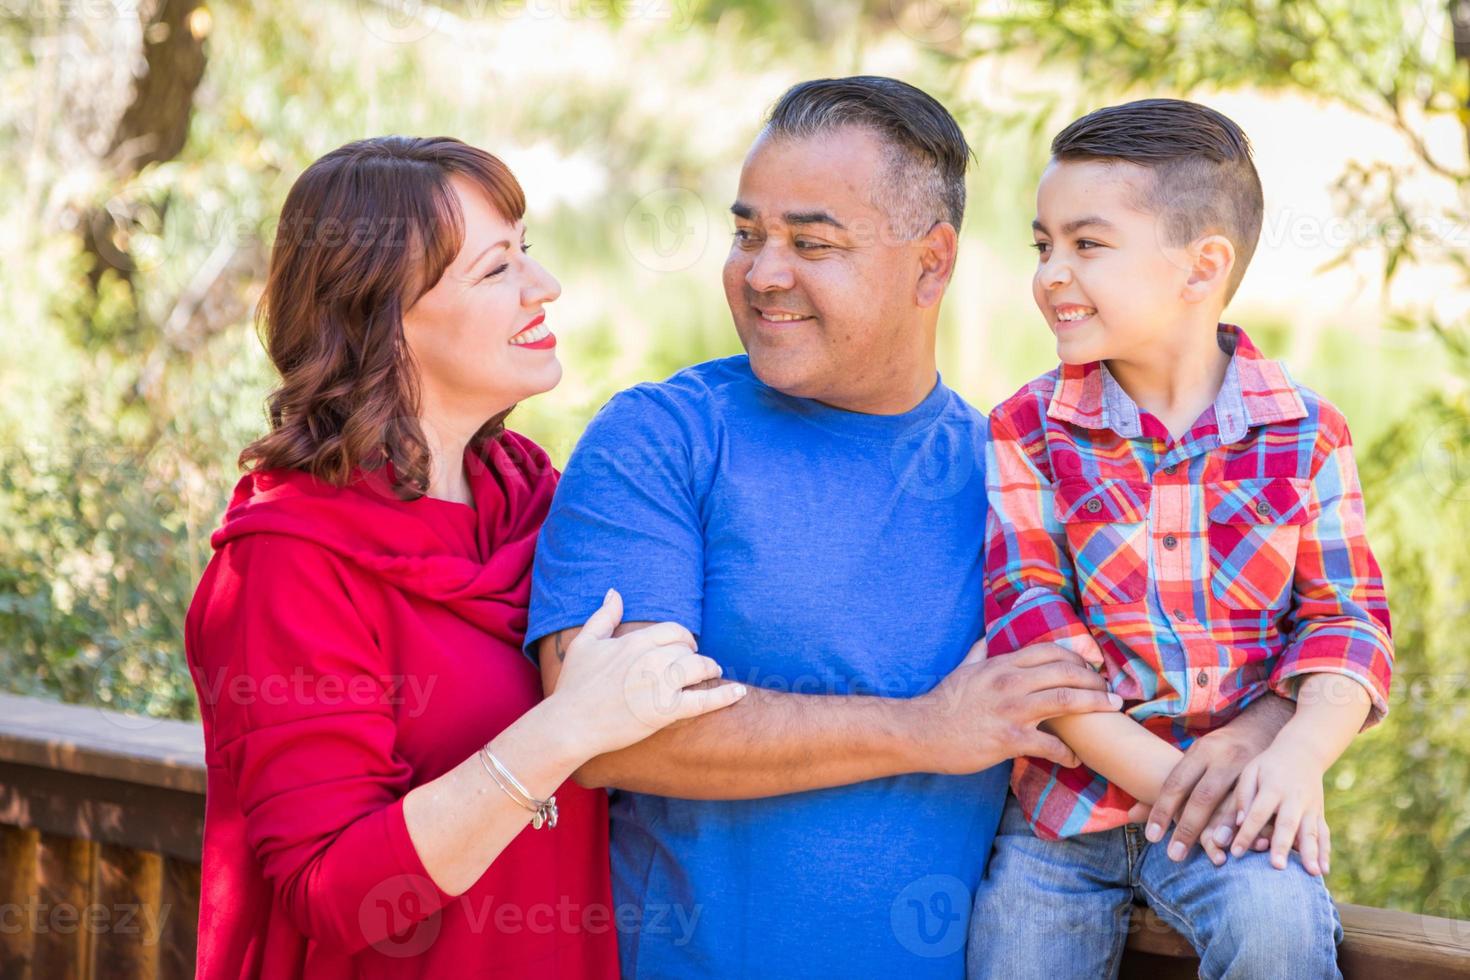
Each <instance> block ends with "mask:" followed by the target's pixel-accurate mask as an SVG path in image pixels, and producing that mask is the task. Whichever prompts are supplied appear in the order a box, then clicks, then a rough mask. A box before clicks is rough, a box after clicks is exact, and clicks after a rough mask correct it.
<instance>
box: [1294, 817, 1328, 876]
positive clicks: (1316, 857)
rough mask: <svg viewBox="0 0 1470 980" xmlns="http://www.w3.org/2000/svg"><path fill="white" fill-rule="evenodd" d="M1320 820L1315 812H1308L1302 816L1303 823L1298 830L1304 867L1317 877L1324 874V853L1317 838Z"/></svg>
mask: <svg viewBox="0 0 1470 980" xmlns="http://www.w3.org/2000/svg"><path fill="white" fill-rule="evenodd" d="M1318 826H1319V821H1318V818H1317V815H1316V814H1315V813H1308V814H1306V815H1305V816H1303V817H1302V820H1301V823H1300V824H1299V825H1298V827H1297V831H1296V849H1297V853H1298V854H1300V855H1301V856H1302V867H1304V868H1306V869H1307V874H1309V875H1313V876H1315V877H1321V875H1322V854H1321V851H1320V849H1319V847H1320V845H1319V843H1318V840H1317V833H1318V829H1317V828H1318Z"/></svg>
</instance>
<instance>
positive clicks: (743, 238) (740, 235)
mask: <svg viewBox="0 0 1470 980" xmlns="http://www.w3.org/2000/svg"><path fill="white" fill-rule="evenodd" d="M753 241H755V233H754V232H752V231H751V230H750V229H749V228H736V229H735V244H737V245H748V244H750V243H751V242H753Z"/></svg>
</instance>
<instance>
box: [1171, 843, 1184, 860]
mask: <svg viewBox="0 0 1470 980" xmlns="http://www.w3.org/2000/svg"><path fill="white" fill-rule="evenodd" d="M1169 860H1171V861H1183V860H1184V845H1183V844H1181V843H1179V842H1178V841H1175V842H1174V843H1172V844H1170V845H1169Z"/></svg>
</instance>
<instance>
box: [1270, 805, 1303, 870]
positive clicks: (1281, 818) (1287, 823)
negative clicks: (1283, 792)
mask: <svg viewBox="0 0 1470 980" xmlns="http://www.w3.org/2000/svg"><path fill="white" fill-rule="evenodd" d="M1301 825H1302V809H1301V805H1300V804H1298V803H1286V804H1283V805H1282V807H1281V808H1280V810H1279V811H1278V812H1277V814H1276V833H1274V834H1272V835H1271V867H1273V868H1275V869H1276V870H1277V871H1285V870H1286V861H1287V855H1288V854H1290V853H1291V842H1292V841H1294V840H1296V832H1297V828H1298V827H1300V826H1301Z"/></svg>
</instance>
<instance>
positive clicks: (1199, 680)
mask: <svg viewBox="0 0 1470 980" xmlns="http://www.w3.org/2000/svg"><path fill="white" fill-rule="evenodd" d="M1194 682H1195V683H1196V684H1198V685H1199V686H1200V687H1209V686H1210V675H1209V674H1206V673H1205V672H1204V671H1200V672H1199V676H1198V677H1196V678H1195V679H1194Z"/></svg>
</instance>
